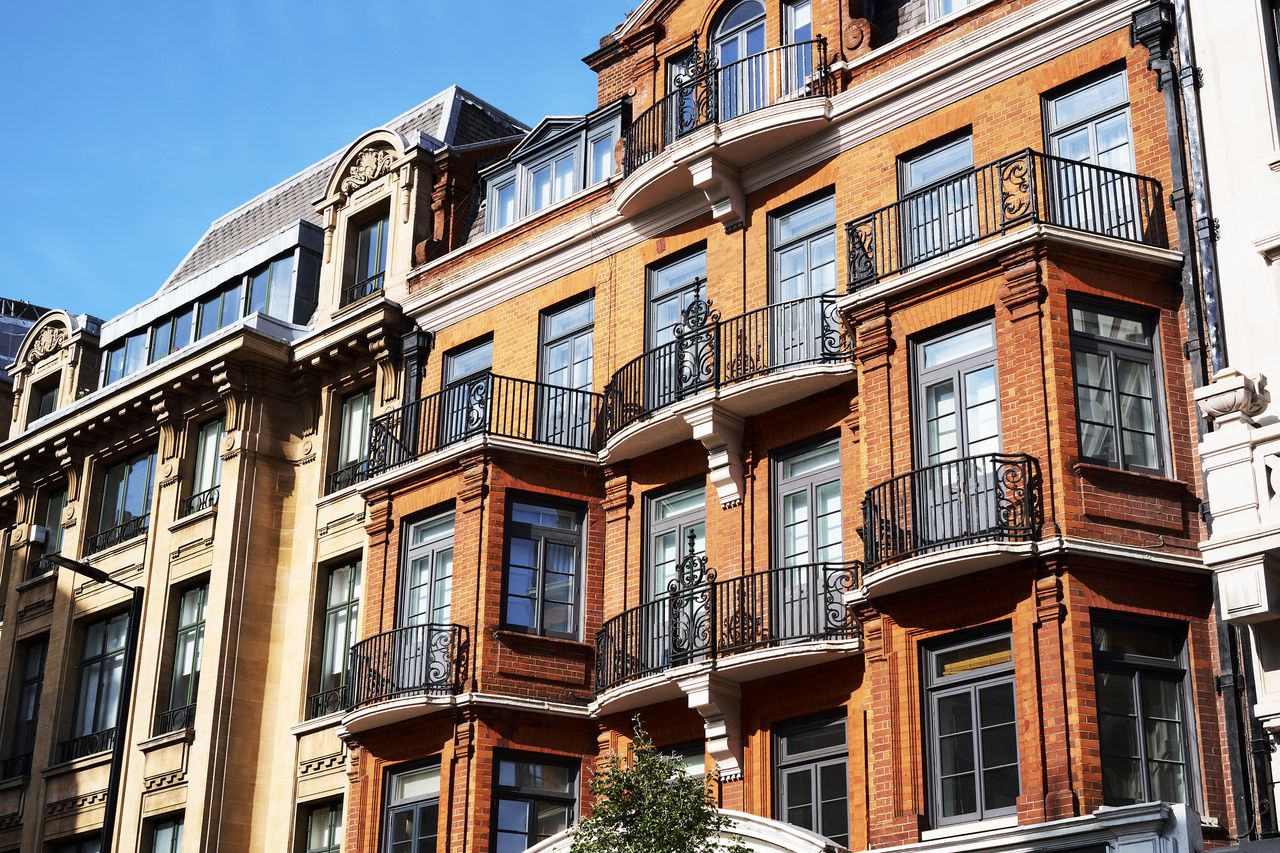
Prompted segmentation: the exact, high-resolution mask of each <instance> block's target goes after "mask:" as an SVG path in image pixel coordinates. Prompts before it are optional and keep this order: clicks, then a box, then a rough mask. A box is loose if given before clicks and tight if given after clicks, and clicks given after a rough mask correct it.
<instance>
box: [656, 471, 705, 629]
mask: <svg viewBox="0 0 1280 853" xmlns="http://www.w3.org/2000/svg"><path fill="white" fill-rule="evenodd" d="M646 497H647V504H648V513H647V519H646V520H647V522H648V525H649V535H648V537H647V540H646V543H645V545H646V551H645V553H646V556H647V557H648V559H647V560H646V561H645V563H646V567H645V568H646V572H645V574H646V580H645V584H644V596H645V601H653V600H655V599H657V598H658V597H660V596H662V595H665V594H666V593H667V591H668V589H669V586H670V584H671V583H672V582H673V581H675V579H676V567H677V566H678V565H679V564H680V561H681V560H683V559H684V558H685V557H686V556H688V554H689V543H690V541H691V540H692V543H693V553H694V554H697V555H702V554H705V553H706V552H707V494H706V488H705V487H704V486H703V484H702V483H698V484H697V485H696V486H686V487H683V488H680V489H678V490H676V491H673V492H667V493H666V494H661V495H654V496H646ZM663 621H664V622H665V620H663ZM655 627H657V626H655ZM663 636H665V633H664V634H663Z"/></svg>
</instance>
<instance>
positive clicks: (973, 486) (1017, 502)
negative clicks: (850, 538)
mask: <svg viewBox="0 0 1280 853" xmlns="http://www.w3.org/2000/svg"><path fill="white" fill-rule="evenodd" d="M1041 511H1042V504H1041V495H1040V463H1039V461H1038V460H1036V459H1035V458H1034V457H1031V456H1026V455H1022V454H1018V455H1006V454H1000V453H992V454H987V455H984V456H968V457H965V458H963V459H956V460H954V461H951V462H943V463H940V464H938V465H930V466H929V467H927V468H919V469H917V470H915V471H910V472H908V473H906V474H900V475H898V476H897V477H894V478H893V479H891V480H888V481H886V482H883V483H881V484H880V485H878V486H876V487H875V488H872V489H870V490H868V491H867V494H866V497H865V498H864V499H863V501H862V525H863V527H862V540H863V545H864V549H863V550H864V556H865V558H866V570H867V572H868V573H870V572H872V571H874V570H876V569H878V568H879V567H881V566H883V565H885V564H886V563H890V562H893V561H894V560H901V559H905V558H907V557H914V556H918V555H921V554H928V553H932V552H935V551H942V550H946V549H948V548H958V547H961V546H964V545H972V544H976V543H979V542H990V541H1002V542H1024V541H1028V540H1032V539H1036V538H1037V537H1039V535H1040V524H1041V519H1042V515H1041Z"/></svg>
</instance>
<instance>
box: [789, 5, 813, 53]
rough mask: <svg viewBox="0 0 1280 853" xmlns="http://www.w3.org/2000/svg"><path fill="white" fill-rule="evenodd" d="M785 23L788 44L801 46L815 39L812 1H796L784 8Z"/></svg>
mask: <svg viewBox="0 0 1280 853" xmlns="http://www.w3.org/2000/svg"><path fill="white" fill-rule="evenodd" d="M782 13H783V23H784V24H785V26H786V29H785V31H784V32H785V34H786V43H787V44H800V43H801V42H806V41H811V40H812V39H813V3H812V0H794V2H791V3H784V4H783V6H782Z"/></svg>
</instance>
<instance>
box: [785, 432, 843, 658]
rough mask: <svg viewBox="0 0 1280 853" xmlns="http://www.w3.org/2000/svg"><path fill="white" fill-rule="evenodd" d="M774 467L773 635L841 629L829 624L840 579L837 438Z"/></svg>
mask: <svg viewBox="0 0 1280 853" xmlns="http://www.w3.org/2000/svg"><path fill="white" fill-rule="evenodd" d="M773 466H774V467H773V474H774V478H775V479H774V483H775V485H774V509H773V523H774V531H773V542H774V551H775V562H774V564H773V565H774V568H775V569H777V571H776V572H775V573H774V574H773V576H772V595H773V601H772V617H773V618H772V620H771V621H772V625H771V629H772V633H773V636H774V637H775V638H778V639H783V640H785V639H802V638H806V637H814V636H820V635H823V634H826V633H827V632H828V631H831V630H835V629H837V628H841V627H843V623H842V622H838V623H834V624H833V623H832V621H831V620H832V615H831V613H830V607H829V604H830V602H831V601H832V600H839V597H840V593H839V589H840V585H839V584H840V579H841V578H842V577H843V572H842V561H843V560H844V536H843V529H842V526H841V511H840V510H841V507H840V500H841V498H840V442H839V440H838V439H836V438H832V439H829V440H826V441H823V442H822V443H820V444H817V445H813V444H810V445H809V446H807V447H802V448H800V449H798V450H794V451H792V452H790V453H785V454H781V455H779V456H778V458H776V459H775V460H774V463H773ZM833 596H834V599H833Z"/></svg>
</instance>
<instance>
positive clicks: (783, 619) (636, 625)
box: [595, 554, 861, 694]
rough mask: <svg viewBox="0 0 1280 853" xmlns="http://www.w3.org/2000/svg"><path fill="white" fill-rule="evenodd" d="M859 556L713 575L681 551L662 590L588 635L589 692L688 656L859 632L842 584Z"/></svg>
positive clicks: (709, 656)
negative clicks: (592, 650)
mask: <svg viewBox="0 0 1280 853" xmlns="http://www.w3.org/2000/svg"><path fill="white" fill-rule="evenodd" d="M860 571H861V564H860V563H858V562H856V561H852V562H843V563H806V564H803V565H795V566H783V567H780V568H776V569H770V570H768V571H763V572H755V573H753V574H749V575H742V576H740V577H736V578H729V579H727V580H723V581H722V580H718V579H717V578H716V575H715V572H714V571H712V570H708V569H707V568H706V558H705V557H702V556H695V555H692V554H691V555H689V556H687V557H686V558H685V559H684V561H682V563H681V565H680V568H679V569H678V570H677V577H676V578H675V579H674V580H673V581H672V582H671V584H670V587H669V589H668V591H667V592H666V593H665V594H664V595H662V596H660V597H658V598H655V599H654V600H653V601H650V602H648V603H647V604H642V605H640V606H639V607H633V608H631V609H630V610H627V611H626V612H624V613H622V614H620V615H618V616H615V617H614V618H612V619H610V620H609V621H608V622H606V623H605V624H604V627H603V628H601V629H600V632H599V633H598V634H597V635H596V681H595V689H596V693H597V694H599V693H603V692H604V691H606V690H609V689H611V688H614V687H617V686H618V685H620V684H625V683H627V682H628V681H634V680H636V679H638V678H643V677H644V676H647V675H652V674H654V673H658V672H662V671H664V670H667V669H671V668H672V667H677V666H683V665H685V664H690V663H699V662H713V661H716V660H723V659H724V658H727V657H730V656H732V655H735V654H740V653H742V652H747V651H752V650H755V649H766V648H774V647H777V646H784V645H790V644H793V643H794V644H799V643H806V642H815V641H819V640H847V639H853V638H855V637H857V636H859V627H858V624H857V621H856V620H855V619H854V618H853V616H852V614H850V613H849V612H848V610H847V608H846V607H845V604H844V592H845V590H847V589H852V588H854V587H856V586H857V585H858V581H859V573H860Z"/></svg>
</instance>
